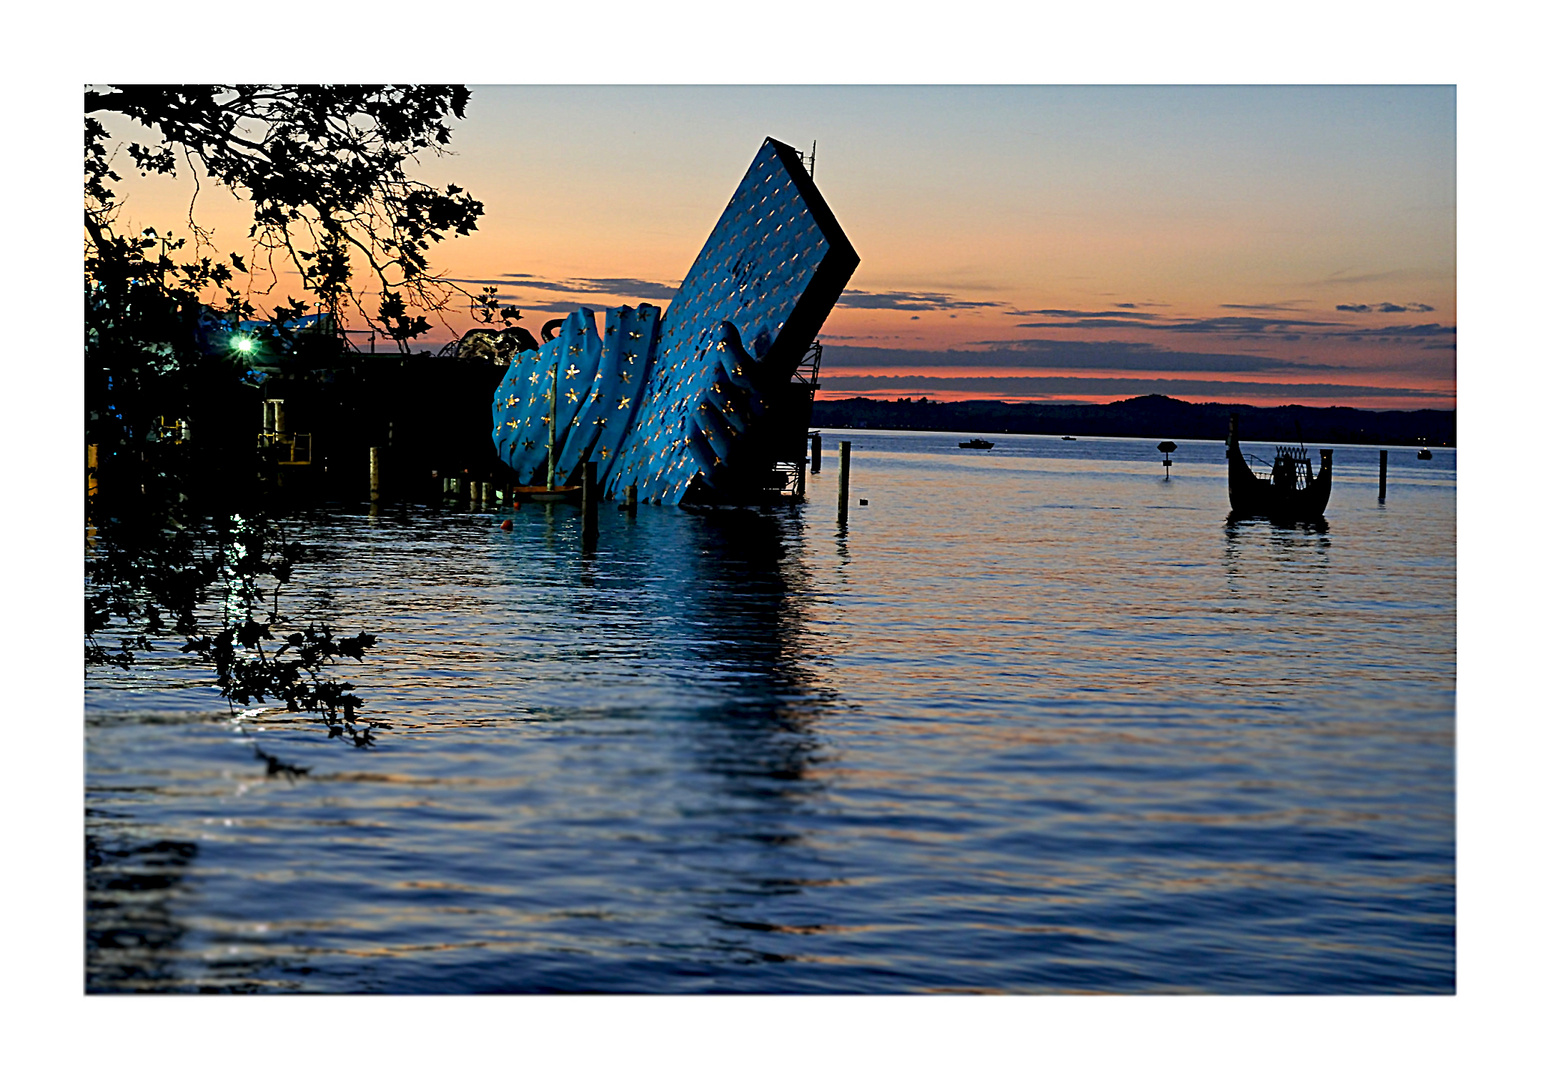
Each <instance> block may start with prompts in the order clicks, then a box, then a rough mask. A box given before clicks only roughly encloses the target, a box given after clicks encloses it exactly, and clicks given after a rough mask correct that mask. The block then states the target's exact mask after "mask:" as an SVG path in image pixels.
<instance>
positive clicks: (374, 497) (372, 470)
mask: <svg viewBox="0 0 1541 1080" xmlns="http://www.w3.org/2000/svg"><path fill="white" fill-rule="evenodd" d="M369 501H370V502H372V503H377V502H379V501H380V448H379V447H378V446H371V447H370V448H369Z"/></svg>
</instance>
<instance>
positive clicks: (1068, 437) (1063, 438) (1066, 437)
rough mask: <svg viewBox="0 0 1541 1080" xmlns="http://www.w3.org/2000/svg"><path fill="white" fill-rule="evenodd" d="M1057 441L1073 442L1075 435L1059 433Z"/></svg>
mask: <svg viewBox="0 0 1541 1080" xmlns="http://www.w3.org/2000/svg"><path fill="white" fill-rule="evenodd" d="M1059 441H1060V442H1075V436H1074V435H1061V436H1060V437H1059Z"/></svg>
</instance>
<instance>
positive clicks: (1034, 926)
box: [87, 432, 1454, 992]
mask: <svg viewBox="0 0 1541 1080" xmlns="http://www.w3.org/2000/svg"><path fill="white" fill-rule="evenodd" d="M853 438H854V439H855V441H856V446H855V450H856V456H855V471H854V478H853V486H855V487H856V488H857V491H855V492H853V493H852V507H851V517H850V521H849V523H848V525H847V526H845V527H840V526H838V525H837V524H836V522H835V515H834V506H833V502H834V478H833V477H815V478H811V479H812V480H813V484H812V487H811V489H810V502H809V504H808V505H807V506H805V507H802V508H789V509H784V510H778V511H749V510H740V511H734V510H711V511H685V510H679V509H666V508H658V507H650V506H642V507H640V508H639V509H638V511H637V513H636V514H635V515H630V514H623V513H617V512H615V510H614V509H613V508H611V507H608V506H607V507H605V508H604V510H605V515H604V517H603V518H602V520H601V529H600V535H599V539H598V542H597V544H596V545H595V546H594V548H593V550H592V551H585V550H584V548H583V545H582V544H581V543H580V528H579V521H578V519H577V515H576V513H575V512H574V509H573V508H570V507H563V506H549V507H533V508H525V509H523V510H519V511H515V512H510V513H509V514H508V517H509V518H510V520H511V522H512V528H511V531H509V532H506V533H505V532H502V531H500V530H498V529H497V528H496V519H489V518H486V517H471V516H468V515H454V514H446V515H438V514H434V513H429V512H426V511H415V510H411V509H403V508H394V509H392V508H387V509H386V510H384V511H383V512H381V513H378V514H375V515H370V516H367V517H366V516H362V515H359V516H325V515H321V516H317V517H314V518H312V519H310V520H308V521H306V522H304V523H303V527H304V528H305V530H306V532H307V536H308V538H309V539H310V540H311V542H313V543H314V544H315V545H316V547H317V550H318V552H319V553H320V554H321V556H322V558H321V559H320V561H318V562H317V563H315V564H313V565H310V566H307V567H305V568H304V570H305V574H304V585H305V588H306V592H305V593H304V595H303V596H299V597H296V603H297V605H299V607H300V608H301V609H302V610H300V611H299V612H298V613H297V614H298V616H299V617H303V618H308V617H312V616H315V617H321V616H324V617H326V618H327V619H328V620H330V621H332V622H334V623H338V624H343V625H348V626H356V627H359V628H367V629H370V630H372V631H374V632H376V633H378V634H379V635H380V638H381V642H382V644H381V647H380V649H379V656H378V657H372V658H371V659H370V660H369V661H367V662H366V663H364V664H361V665H353V667H354V669H355V670H354V671H350V672H349V676H350V678H352V680H353V681H355V682H357V683H358V684H359V686H360V692H361V695H362V696H363V697H364V698H365V699H366V702H367V712H368V713H369V715H368V716H367V717H366V718H368V719H374V720H383V721H386V722H388V723H389V724H390V727H389V728H388V729H386V730H385V731H384V732H383V734H382V735H381V737H380V739H379V741H378V743H377V744H376V745H375V746H374V747H373V748H371V749H363V750H358V749H353V748H350V747H347V746H343V745H339V744H338V743H336V742H328V740H327V738H326V733H325V731H324V729H321V728H320V726H319V725H316V724H314V723H311V722H308V721H306V720H304V719H303V718H294V717H289V716H285V715H283V714H271V713H269V714H264V715H261V716H258V717H255V718H248V719H245V720H241V721H239V722H232V721H231V720H230V719H229V718H228V716H226V715H223V714H221V713H220V712H218V711H217V701H214V700H213V693H212V691H210V690H208V689H207V687H205V686H202V685H200V683H199V673H198V672H197V671H196V669H191V668H187V667H185V666H178V664H177V663H176V662H175V661H173V662H169V663H167V664H165V665H163V666H161V667H157V668H153V669H146V670H145V671H140V672H129V673H118V672H93V673H91V675H90V676H89V678H88V685H87V720H88V724H87V754H88V763H87V764H88V790H87V809H88V819H87V834H88V870H87V880H88V912H87V927H88V971H87V984H88V987H89V988H90V989H91V990H94V991H103V990H143V989H175V990H208V989H215V990H308V991H354V992H508V991H574V990H578V991H628V992H639V991H641V992H646V991H668V992H681V991H751V992H755V991H758V992H786V991H823V992H830V991H847V992H848V991H903V990H922V989H933V990H949V989H950V990H971V989H996V990H1015V991H1023V990H1034V991H1043V990H1050V991H1055V990H1057V991H1064V990H1082V989H1086V990H1112V991H1185V990H1206V991H1218V992H1269V991H1288V992H1356V991H1382V992H1384V991H1420V992H1430V991H1433V992H1449V991H1450V990H1451V988H1452V987H1453V926H1454V922H1453V911H1454V909H1453V889H1454V861H1453V827H1452V816H1453V815H1452V810H1453V784H1452V780H1453V769H1452V765H1453V762H1452V739H1453V726H1452V717H1453V687H1454V591H1453V590H1454V550H1453V541H1454V537H1453V520H1454V519H1453V471H1449V472H1447V474H1445V475H1444V476H1443V477H1441V476H1440V475H1437V474H1435V473H1433V472H1426V473H1423V474H1419V476H1418V477H1417V478H1416V479H1417V480H1418V483H1417V484H1416V485H1414V484H1411V483H1409V484H1406V485H1404V486H1403V487H1402V488H1400V489H1398V488H1395V487H1394V488H1393V490H1392V492H1391V495H1392V498H1390V499H1388V502H1387V504H1386V505H1385V506H1384V507H1379V506H1376V505H1375V504H1374V494H1375V480H1376V478H1375V469H1374V463H1373V455H1374V453H1375V451H1374V450H1373V449H1369V450H1364V451H1358V453H1360V454H1362V455H1365V456H1368V457H1369V459H1370V464H1368V465H1366V464H1365V463H1362V462H1359V461H1358V460H1357V458H1356V456H1355V455H1356V451H1355V450H1354V449H1353V448H1347V449H1345V450H1342V451H1340V452H1339V455H1338V456H1339V458H1340V461H1339V462H1338V463H1335V464H1337V465H1338V472H1339V473H1340V474H1341V479H1340V480H1339V482H1338V484H1337V488H1338V489H1337V490H1336V491H1335V492H1334V503H1333V505H1332V506H1331V507H1329V518H1330V520H1331V526H1330V529H1328V528H1321V527H1316V528H1310V527H1288V528H1286V527H1280V526H1274V525H1271V524H1269V523H1267V522H1226V521H1225V518H1224V511H1225V492H1224V457H1223V448H1221V447H1220V444H1218V443H1217V444H1215V447H1214V453H1213V455H1212V457H1213V459H1214V460H1213V461H1209V460H1208V458H1207V457H1206V456H1205V455H1206V453H1207V450H1206V448H1205V447H1204V445H1203V444H1191V445H1187V446H1185V447H1184V453H1185V455H1186V459H1185V461H1184V463H1183V466H1182V468H1181V470H1178V469H1174V474H1176V475H1174V476H1173V478H1172V480H1171V481H1170V482H1169V483H1168V482H1164V481H1163V480H1162V476H1161V469H1160V466H1159V463H1157V464H1156V465H1155V466H1154V467H1152V466H1151V464H1150V462H1149V461H1146V460H1145V459H1144V458H1143V457H1142V456H1141V454H1140V448H1139V447H1138V446H1134V445H1131V444H1129V443H1127V442H1125V441H1119V440H1081V441H1079V442H1077V443H1074V444H1061V443H1059V442H1058V441H1057V440H1054V441H1052V444H1051V445H1050V444H1049V442H1050V441H1049V440H1033V439H1030V438H1025V437H1010V436H1007V437H1002V439H1001V440H999V442H998V445H997V449H996V450H995V451H992V452H991V454H990V455H989V456H988V457H984V456H979V455H974V456H967V455H965V454H964V452H959V451H956V450H954V449H952V447H953V446H955V444H956V442H957V439H956V438H953V439H951V442H950V444H949V439H948V437H947V436H946V435H945V434H944V435H935V436H927V435H899V434H889V433H871V432H859V433H853ZM1145 456H1146V457H1148V456H1149V455H1148V454H1147V455H1145ZM1434 464H1435V465H1439V464H1440V462H1439V461H1438V460H1436V462H1434ZM826 480H827V481H828V483H825V481H826ZM965 481H966V483H965ZM1366 493H1368V496H1369V497H1368V498H1363V496H1364V495H1365V494H1366ZM858 494H859V495H860V496H861V497H862V498H867V499H869V501H870V505H869V506H858V505H857V498H856V497H857V495H858ZM306 605H308V608H306ZM274 761H277V762H279V763H280V764H281V765H284V766H291V767H292V768H291V769H289V770H287V771H286V770H285V769H284V768H278V769H275V768H274V767H273V765H272V762H274ZM298 769H306V770H308V772H304V773H300V772H297V771H294V770H298Z"/></svg>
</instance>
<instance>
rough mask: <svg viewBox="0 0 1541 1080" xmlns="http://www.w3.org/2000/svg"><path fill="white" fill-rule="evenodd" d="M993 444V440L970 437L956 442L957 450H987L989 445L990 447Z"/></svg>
mask: <svg viewBox="0 0 1541 1080" xmlns="http://www.w3.org/2000/svg"><path fill="white" fill-rule="evenodd" d="M994 445H995V444H994V443H993V442H988V441H986V440H984V439H970V440H969V441H968V442H960V443H959V444H958V449H959V450H988V449H990V447H992V446H994Z"/></svg>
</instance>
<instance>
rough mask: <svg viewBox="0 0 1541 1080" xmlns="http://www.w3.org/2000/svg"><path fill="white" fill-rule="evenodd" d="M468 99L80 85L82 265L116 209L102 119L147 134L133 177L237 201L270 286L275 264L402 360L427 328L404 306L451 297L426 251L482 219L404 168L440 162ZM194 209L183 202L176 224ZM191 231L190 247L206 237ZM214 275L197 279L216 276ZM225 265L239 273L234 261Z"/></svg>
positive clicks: (318, 89)
mask: <svg viewBox="0 0 1541 1080" xmlns="http://www.w3.org/2000/svg"><path fill="white" fill-rule="evenodd" d="M469 97H470V92H469V91H468V90H467V89H466V88H465V87H462V86H234V85H203V86H108V87H94V88H91V89H88V90H87V91H86V95H85V115H86V158H85V164H86V185H85V186H86V226H87V245H88V257H89V256H90V254H91V252H90V251H89V248H90V247H92V246H97V247H101V246H104V245H106V244H107V243H108V242H109V241H108V236H109V232H108V230H109V227H110V225H111V222H112V220H113V217H114V216H115V213H116V209H117V207H118V199H117V195H116V193H115V192H114V191H113V190H112V189H111V187H109V184H110V183H111V182H114V181H119V180H121V179H122V177H121V176H119V175H118V174H117V173H116V172H115V171H114V170H113V162H112V155H111V153H110V149H109V146H108V139H109V137H110V136H109V132H108V130H107V127H106V126H105V125H104V124H103V123H102V121H101V119H100V118H101V117H102V116H103V115H104V114H112V113H116V114H119V115H120V116H123V117H126V118H128V119H130V120H133V121H136V122H137V123H138V124H139V125H141V126H142V127H143V129H144V130H145V131H146V132H148V133H149V135H150V136H151V137H150V138H147V139H146V140H145V141H144V142H139V141H135V142H130V143H129V144H128V146H127V147H126V150H127V153H128V156H129V158H130V159H131V161H132V163H133V165H134V167H135V168H137V169H139V170H140V171H141V172H142V173H145V174H149V173H164V174H170V175H176V174H177V172H178V169H179V168H185V169H186V170H188V171H189V172H190V173H191V174H192V175H193V176H194V178H195V179H197V180H201V179H203V178H207V179H209V180H211V181H213V182H214V183H216V184H220V185H223V186H225V187H228V188H229V189H230V190H231V191H232V192H233V193H234V194H235V195H237V196H238V197H239V198H241V199H243V200H245V201H248V202H250V203H251V206H252V215H253V221H252V226H251V231H250V237H251V239H253V240H254V241H255V242H256V246H257V249H258V251H259V252H260V253H262V255H265V257H266V260H267V263H268V269H270V270H272V271H273V272H274V277H275V279H276V264H275V260H278V261H281V262H287V263H289V264H290V265H292V266H293V267H294V269H295V270H297V271H298V272H299V274H300V277H301V279H302V280H303V282H304V284H305V287H306V288H307V289H308V290H310V291H311V292H312V293H314V294H315V296H316V297H317V298H318V299H319V301H320V304H321V307H322V308H323V309H324V310H326V311H329V312H332V313H333V314H336V315H341V314H343V310H342V309H344V308H345V307H352V308H354V309H356V310H357V311H359V313H360V314H362V315H363V316H364V318H365V319H366V320H367V321H368V322H369V323H370V325H371V326H373V327H376V328H378V329H381V330H383V331H384V332H385V333H387V334H389V336H390V337H391V338H392V339H393V340H395V341H396V342H397V343H398V346H399V347H400V348H402V349H403V350H405V348H406V343H407V342H408V341H410V340H411V339H412V338H414V337H416V336H418V335H419V334H421V333H423V332H424V331H425V330H427V329H428V325H429V324H428V321H427V319H426V318H425V317H424V316H423V315H422V314H416V313H413V309H419V310H422V311H429V312H431V311H435V310H439V309H441V308H443V307H444V306H445V304H446V303H447V302H448V300H449V299H450V296H451V293H452V289H451V288H450V287H449V286H448V285H447V283H446V282H444V281H443V279H441V278H439V277H436V276H435V275H434V274H432V273H431V272H430V271H429V268H428V259H427V252H428V251H429V249H430V248H431V246H432V245H433V244H434V243H435V242H437V241H439V240H442V239H444V238H445V237H446V236H449V235H452V234H459V235H466V234H468V233H470V232H471V230H473V229H475V228H476V221H477V219H478V218H479V217H481V215H482V204H481V203H480V202H478V201H477V200H476V199H473V198H472V197H471V196H470V195H469V194H468V193H467V192H465V191H464V190H462V189H461V188H459V187H458V186H456V185H454V184H450V185H448V186H446V187H445V189H444V190H443V191H440V190H438V189H437V188H434V187H433V186H431V185H429V184H426V183H424V182H422V181H420V180H415V179H413V178H412V177H411V176H409V175H408V173H407V168H408V166H409V164H411V163H412V162H414V161H416V160H417V159H418V157H419V155H421V154H422V153H423V152H425V151H429V152H433V153H443V152H444V147H445V146H446V145H447V144H448V143H449V140H450V128H449V120H450V118H451V117H453V118H457V119H463V118H464V116H465V107H466V102H467V101H468V100H469ZM194 200H195V203H196V195H195V196H194ZM195 212H196V205H195V206H194V207H193V208H192V209H191V210H190V213H189V217H190V218H193V217H194V215H195ZM193 230H194V238H195V240H197V241H198V242H199V243H200V244H201V243H203V242H206V241H207V240H208V239H209V238H208V236H207V234H206V233H203V232H201V231H200V230H199V229H198V227H197V226H196V224H194V225H193ZM232 258H233V259H234V258H235V257H234V256H232ZM220 265H221V264H211V265H210V266H209V267H208V269H209V270H210V271H211V272H215V273H216V274H217V273H218V271H219V266H220ZM234 265H235V266H236V269H238V270H240V269H244V266H243V265H241V263H240V261H239V260H238V259H236V260H235V263H234ZM355 268H358V270H359V271H361V274H360V275H359V276H360V277H362V279H363V280H364V281H365V282H366V283H367V286H372V287H373V288H375V289H376V290H377V291H378V293H379V297H380V301H379V303H378V305H377V306H376V307H375V309H374V310H373V311H372V312H371V311H369V310H367V309H366V308H365V307H364V306H363V305H362V304H361V303H360V292H361V291H362V288H363V287H366V286H361V285H360V284H359V283H358V282H356V281H355V274H354V270H355ZM215 283H216V284H221V283H222V282H218V281H216V282H215ZM291 303H292V301H291ZM238 314H239V313H238Z"/></svg>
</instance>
